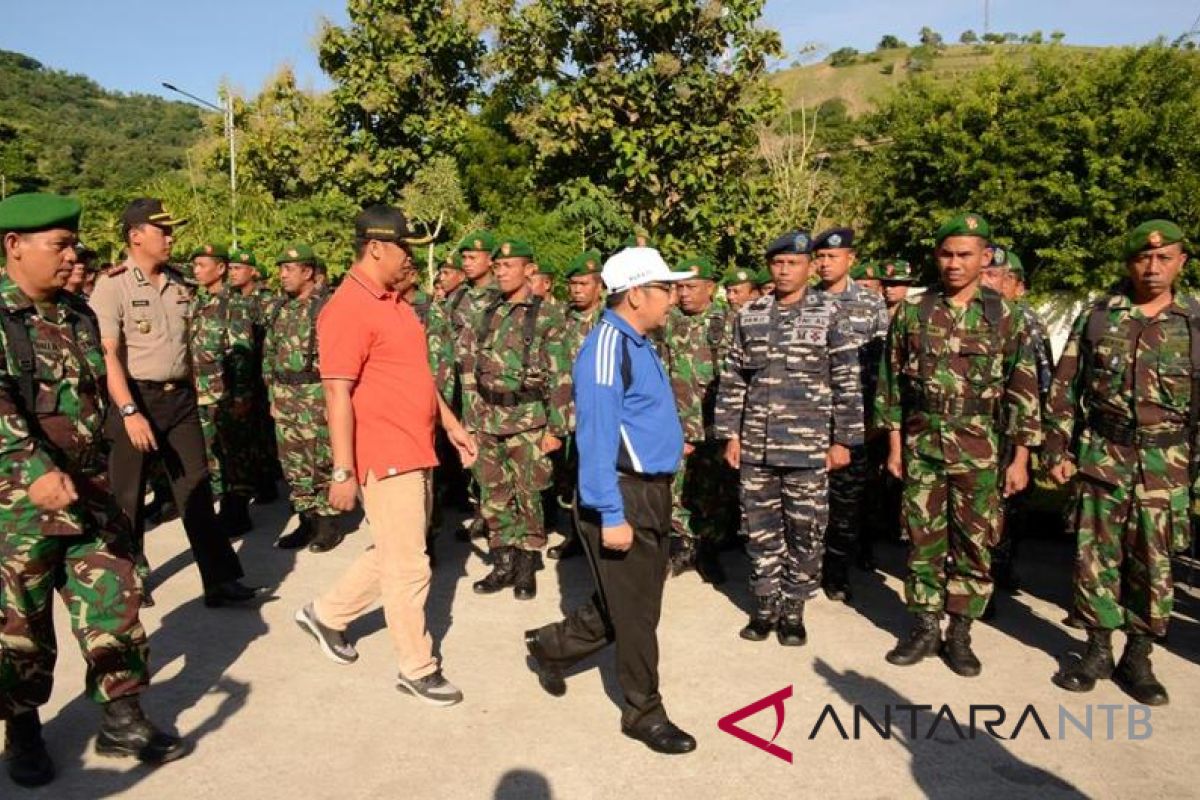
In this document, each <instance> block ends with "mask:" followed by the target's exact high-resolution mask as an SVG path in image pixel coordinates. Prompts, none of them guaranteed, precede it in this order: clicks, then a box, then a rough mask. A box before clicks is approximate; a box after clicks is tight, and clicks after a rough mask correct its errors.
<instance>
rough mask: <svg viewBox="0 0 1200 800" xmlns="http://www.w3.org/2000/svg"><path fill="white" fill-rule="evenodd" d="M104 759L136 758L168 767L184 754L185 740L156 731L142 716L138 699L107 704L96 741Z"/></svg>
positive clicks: (124, 699) (133, 698) (121, 699)
mask: <svg viewBox="0 0 1200 800" xmlns="http://www.w3.org/2000/svg"><path fill="white" fill-rule="evenodd" d="M96 752H97V753H99V754H100V755H102V756H134V757H135V758H137V759H138V760H139V761H144V762H146V763H147V764H165V763H166V762H168V761H174V760H175V759H177V758H179V757H180V756H182V755H183V754H184V747H183V740H182V739H180V738H179V737H177V736H172V735H171V734H169V733H164V732H163V731H160V730H159V729H158V728H156V727H154V723H152V722H150V720H148V719H146V715H145V714H144V713H142V705H141V703H140V702H138V698H137V695H132V696H130V697H121V698H118V699H116V700H113V701H112V702H109V703H105V704H104V718H103V720H102V721H101V722H100V734H99V735H98V736H97V737H96Z"/></svg>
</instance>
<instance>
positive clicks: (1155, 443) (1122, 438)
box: [1088, 411, 1188, 447]
mask: <svg viewBox="0 0 1200 800" xmlns="http://www.w3.org/2000/svg"><path fill="white" fill-rule="evenodd" d="M1088 429H1089V430H1092V431H1095V432H1096V433H1098V434H1099V435H1100V436H1102V437H1104V438H1105V439H1107V440H1108V441H1110V442H1112V443H1113V444H1119V445H1122V446H1123V447H1171V446H1172V445H1177V444H1186V443H1187V441H1188V431H1187V429H1186V428H1179V429H1177V430H1173V431H1155V432H1153V433H1151V432H1148V431H1146V430H1145V429H1138V427H1137V426H1136V425H1134V424H1133V423H1132V422H1130V421H1129V420H1128V419H1126V418H1125V417H1118V416H1116V415H1114V414H1104V413H1101V412H1098V411H1097V412H1093V413H1092V415H1091V416H1090V417H1088Z"/></svg>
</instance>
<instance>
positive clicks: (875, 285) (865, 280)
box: [850, 261, 883, 300]
mask: <svg viewBox="0 0 1200 800" xmlns="http://www.w3.org/2000/svg"><path fill="white" fill-rule="evenodd" d="M879 274H880V273H879V264H877V263H876V262H874V261H864V262H858V261H856V262H855V263H854V265H853V266H852V267H851V268H850V280H852V281H854V282H855V283H856V284H857V285H858V286H859V287H860V288H862V289H866V290H867V292H869V293H870V294H874V295H878V296H879V299H880V300H882V299H883V281H881V280H880V279H879Z"/></svg>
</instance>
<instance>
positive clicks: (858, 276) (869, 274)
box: [850, 261, 879, 281]
mask: <svg viewBox="0 0 1200 800" xmlns="http://www.w3.org/2000/svg"><path fill="white" fill-rule="evenodd" d="M850 280H852V281H877V280H879V270H878V269H877V268H876V266H875V262H874V261H856V262H854V266H852V267H850Z"/></svg>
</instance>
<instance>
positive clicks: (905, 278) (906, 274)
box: [878, 258, 917, 283]
mask: <svg viewBox="0 0 1200 800" xmlns="http://www.w3.org/2000/svg"><path fill="white" fill-rule="evenodd" d="M878 271H879V280H881V281H883V282H884V283H916V282H917V278H916V276H915V275H913V271H912V265H911V264H909V263H908V262H907V261H905V260H904V259H902V258H886V259H884V260H883V261H880V262H879V270H878Z"/></svg>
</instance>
